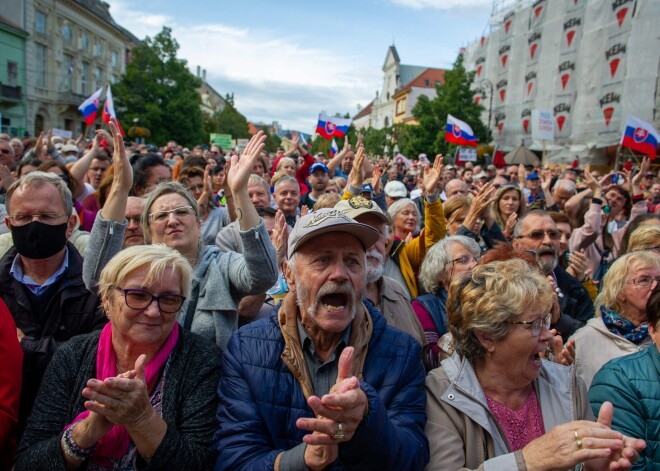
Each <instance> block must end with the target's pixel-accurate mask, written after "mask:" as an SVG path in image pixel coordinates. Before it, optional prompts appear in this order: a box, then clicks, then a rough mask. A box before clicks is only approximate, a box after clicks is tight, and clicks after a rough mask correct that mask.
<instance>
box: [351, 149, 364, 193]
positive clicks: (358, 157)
mask: <svg viewBox="0 0 660 471" xmlns="http://www.w3.org/2000/svg"><path fill="white" fill-rule="evenodd" d="M363 163H364V146H359V147H358V148H357V152H356V153H355V160H354V161H353V168H352V169H351V173H350V174H349V175H348V185H349V186H353V187H357V188H360V187H361V186H362V182H363V181H364V172H363V171H362V164H363Z"/></svg>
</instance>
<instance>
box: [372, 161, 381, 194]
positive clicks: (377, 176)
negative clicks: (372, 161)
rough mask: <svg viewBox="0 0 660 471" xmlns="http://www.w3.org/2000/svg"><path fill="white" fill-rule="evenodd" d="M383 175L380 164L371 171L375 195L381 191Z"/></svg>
mask: <svg viewBox="0 0 660 471" xmlns="http://www.w3.org/2000/svg"><path fill="white" fill-rule="evenodd" d="M382 176H383V169H382V168H380V165H378V164H376V165H374V171H373V172H372V173H371V186H372V188H373V189H374V195H377V194H379V193H380V177H382Z"/></svg>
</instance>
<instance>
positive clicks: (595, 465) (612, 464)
mask: <svg viewBox="0 0 660 471" xmlns="http://www.w3.org/2000/svg"><path fill="white" fill-rule="evenodd" d="M613 417H614V406H613V405H612V403H611V402H603V404H602V405H601V406H600V411H598V419H597V422H598V424H600V425H602V426H604V427H607V428H611V427H612V418H613ZM585 446H586V443H585ZM645 448H646V442H645V441H644V440H641V439H639V438H632V437H628V436H626V435H623V447H622V448H621V449H619V448H613V449H612V450H611V451H612V453H611V455H610V456H609V457H606V458H601V459H595V460H593V461H591V462H585V464H584V466H585V469H588V470H601V469H609V470H625V469H630V468H631V467H632V464H633V463H634V462H635V461H637V459H639V454H640V453H641V452H642V451H644V449H645Z"/></svg>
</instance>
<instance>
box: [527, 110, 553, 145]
mask: <svg viewBox="0 0 660 471" xmlns="http://www.w3.org/2000/svg"><path fill="white" fill-rule="evenodd" d="M532 139H534V140H535V141H550V142H552V141H554V140H555V120H554V117H553V115H552V112H551V111H550V110H532Z"/></svg>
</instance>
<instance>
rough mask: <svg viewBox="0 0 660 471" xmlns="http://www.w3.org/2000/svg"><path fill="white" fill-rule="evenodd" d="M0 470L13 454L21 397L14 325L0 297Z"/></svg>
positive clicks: (20, 356) (10, 462) (19, 353)
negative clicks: (0, 365) (0, 363)
mask: <svg viewBox="0 0 660 471" xmlns="http://www.w3.org/2000/svg"><path fill="white" fill-rule="evenodd" d="M0 358H2V364H3V366H2V368H0V469H11V467H12V466H13V463H14V455H15V454H16V438H17V429H16V425H17V423H18V405H19V400H20V397H21V376H22V372H23V349H22V348H21V344H20V343H19V342H18V336H17V335H16V324H15V323H14V318H13V317H12V316H11V313H10V312H9V309H7V305H6V304H5V303H4V301H3V300H2V299H0Z"/></svg>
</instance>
